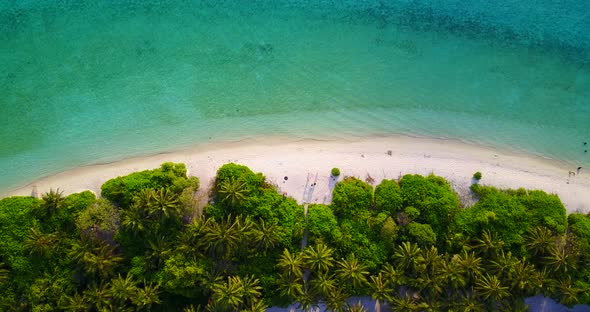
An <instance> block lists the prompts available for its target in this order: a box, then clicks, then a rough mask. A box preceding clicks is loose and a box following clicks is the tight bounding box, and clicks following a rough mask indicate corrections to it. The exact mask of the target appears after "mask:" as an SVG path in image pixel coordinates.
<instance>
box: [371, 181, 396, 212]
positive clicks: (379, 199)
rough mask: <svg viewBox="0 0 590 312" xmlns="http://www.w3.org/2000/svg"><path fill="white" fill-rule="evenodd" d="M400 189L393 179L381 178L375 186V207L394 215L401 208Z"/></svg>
mask: <svg viewBox="0 0 590 312" xmlns="http://www.w3.org/2000/svg"><path fill="white" fill-rule="evenodd" d="M402 204H403V199H402V191H401V189H400V187H399V185H398V184H397V182H396V181H395V180H383V181H381V183H380V184H379V185H377V187H376V188H375V208H376V209H377V210H382V211H386V212H388V213H390V214H391V215H395V214H397V213H398V211H400V209H401V208H402Z"/></svg>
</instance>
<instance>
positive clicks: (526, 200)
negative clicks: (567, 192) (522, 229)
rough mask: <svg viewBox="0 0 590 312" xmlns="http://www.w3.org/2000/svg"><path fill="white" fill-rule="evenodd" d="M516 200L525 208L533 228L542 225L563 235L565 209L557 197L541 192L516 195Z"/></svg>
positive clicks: (565, 223) (565, 219)
mask: <svg viewBox="0 0 590 312" xmlns="http://www.w3.org/2000/svg"><path fill="white" fill-rule="evenodd" d="M517 195H518V196H517V198H518V200H519V201H520V202H521V203H522V204H523V205H524V206H525V207H526V208H527V212H528V214H529V215H530V217H531V218H530V219H531V224H532V225H533V226H537V225H543V226H545V227H547V228H549V229H551V230H553V231H555V232H556V233H559V234H563V233H565V230H566V228H567V217H566V211H565V207H564V206H563V204H562V203H561V200H560V199H559V197H558V196H557V195H554V194H547V193H545V192H543V191H538V190H535V191H528V192H525V193H524V194H522V193H520V192H519V193H517Z"/></svg>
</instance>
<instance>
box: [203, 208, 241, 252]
mask: <svg viewBox="0 0 590 312" xmlns="http://www.w3.org/2000/svg"><path fill="white" fill-rule="evenodd" d="M208 225H209V226H208V227H207V229H206V232H205V235H204V239H205V241H206V242H207V249H208V250H210V251H212V252H213V253H214V254H216V255H218V256H221V257H223V258H228V257H229V256H230V254H232V252H233V251H234V250H236V248H237V247H238V243H239V241H240V232H239V229H238V223H236V222H232V221H231V215H230V216H227V218H226V219H222V220H221V222H210V223H209V224H208Z"/></svg>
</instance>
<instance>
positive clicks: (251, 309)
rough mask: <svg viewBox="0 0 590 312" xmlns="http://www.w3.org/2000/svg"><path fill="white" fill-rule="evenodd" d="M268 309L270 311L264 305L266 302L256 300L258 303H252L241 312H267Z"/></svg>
mask: <svg viewBox="0 0 590 312" xmlns="http://www.w3.org/2000/svg"><path fill="white" fill-rule="evenodd" d="M266 309H268V306H267V305H266V304H265V303H264V301H262V300H256V301H252V303H251V304H250V305H248V306H246V307H245V308H244V309H242V310H241V311H245V312H266Z"/></svg>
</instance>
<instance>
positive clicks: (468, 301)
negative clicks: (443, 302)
mask: <svg viewBox="0 0 590 312" xmlns="http://www.w3.org/2000/svg"><path fill="white" fill-rule="evenodd" d="M458 308H460V309H461V310H460V311H465V312H484V311H486V309H485V307H484V305H483V303H482V302H481V300H479V299H478V298H477V297H476V296H475V295H474V294H473V293H471V292H468V293H466V294H464V295H463V296H461V300H459V302H458Z"/></svg>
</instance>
